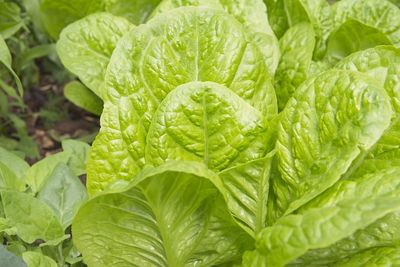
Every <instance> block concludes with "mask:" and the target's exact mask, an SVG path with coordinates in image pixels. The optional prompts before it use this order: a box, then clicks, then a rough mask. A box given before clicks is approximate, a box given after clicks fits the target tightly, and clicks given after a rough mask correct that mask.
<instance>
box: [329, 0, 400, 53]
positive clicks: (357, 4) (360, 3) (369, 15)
mask: <svg viewBox="0 0 400 267" xmlns="http://www.w3.org/2000/svg"><path fill="white" fill-rule="evenodd" d="M333 10H334V14H335V17H334V23H335V25H334V29H337V28H339V27H340V26H341V25H342V24H343V23H345V22H346V21H347V20H349V19H352V20H356V21H359V22H360V23H362V24H365V25H367V26H369V27H373V28H376V29H377V31H380V32H382V33H383V34H386V35H387V36H388V38H389V39H390V41H391V42H392V43H393V44H394V45H396V46H400V9H399V8H398V7H397V6H395V5H394V4H392V3H390V2H389V1H387V0H342V1H339V2H337V3H336V4H335V5H334V6H333Z"/></svg>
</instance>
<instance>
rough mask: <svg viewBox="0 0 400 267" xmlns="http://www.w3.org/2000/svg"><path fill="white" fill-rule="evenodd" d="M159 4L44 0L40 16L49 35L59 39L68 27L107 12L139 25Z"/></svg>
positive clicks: (156, 0)
mask: <svg viewBox="0 0 400 267" xmlns="http://www.w3.org/2000/svg"><path fill="white" fill-rule="evenodd" d="M159 2H160V0H89V1H87V0H57V1H54V0H42V1H41V2H40V14H41V17H42V22H43V24H44V26H45V28H46V30H47V32H48V33H49V35H50V36H51V37H52V38H54V39H58V36H59V34H60V32H61V31H62V30H63V29H64V28H65V27H66V26H67V25H69V24H71V23H72V22H74V21H77V20H80V19H82V18H84V17H86V16H88V15H90V14H92V13H97V12H104V11H105V12H109V13H111V14H114V15H115V16H122V17H125V18H126V19H128V20H129V21H130V22H131V23H133V24H135V25H138V24H140V23H143V22H145V21H146V19H147V18H148V17H149V15H150V14H151V12H152V11H153V9H154V8H155V7H156V6H157V5H158V4H159ZM60 14H62V15H60Z"/></svg>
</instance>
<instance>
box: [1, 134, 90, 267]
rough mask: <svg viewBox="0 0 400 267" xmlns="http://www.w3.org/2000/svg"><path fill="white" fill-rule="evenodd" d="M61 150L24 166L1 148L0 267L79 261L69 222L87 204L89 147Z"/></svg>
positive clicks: (69, 146)
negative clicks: (82, 178)
mask: <svg viewBox="0 0 400 267" xmlns="http://www.w3.org/2000/svg"><path fill="white" fill-rule="evenodd" d="M63 148H64V151H63V152H60V153H57V154H54V155H52V156H49V157H47V158H45V159H43V160H41V161H39V162H37V163H35V164H34V165H32V166H29V165H28V163H26V162H25V161H24V160H23V159H21V158H19V157H18V156H17V155H15V154H13V153H11V152H9V151H7V150H5V149H2V148H0V196H1V207H0V236H1V240H2V243H3V244H4V245H5V246H3V245H1V246H0V259H1V264H2V265H3V266H16V267H20V266H21V267H22V266H28V267H37V266H65V265H66V264H69V266H73V265H74V264H76V263H78V262H80V261H81V257H80V254H79V252H77V250H76V248H75V246H74V245H73V243H72V240H71V238H70V237H71V234H70V232H71V230H70V228H71V223H72V220H73V218H74V216H75V214H76V213H77V211H78V209H79V207H80V205H81V204H82V203H83V202H84V201H85V200H86V199H87V193H86V190H85V187H84V185H83V184H82V183H81V181H80V180H79V179H78V177H77V176H78V175H82V174H83V173H85V171H84V170H83V169H82V168H84V165H85V162H86V158H87V156H88V152H89V146H88V145H87V144H86V143H82V142H78V141H72V140H67V141H64V142H63Z"/></svg>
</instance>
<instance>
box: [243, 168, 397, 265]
mask: <svg viewBox="0 0 400 267" xmlns="http://www.w3.org/2000/svg"><path fill="white" fill-rule="evenodd" d="M399 175H400V168H396V169H389V170H386V171H385V172H382V173H378V174H372V175H369V176H365V177H362V178H361V177H360V179H358V180H357V181H356V182H353V183H352V186H351V187H349V189H350V190H348V191H347V192H346V191H344V193H343V194H341V195H337V194H329V193H328V194H327V195H328V200H326V203H327V204H325V205H320V204H319V202H318V198H317V200H316V202H317V203H318V204H319V205H318V204H317V205H313V204H310V208H308V209H305V210H302V211H300V212H299V214H292V215H288V216H284V217H282V218H280V219H278V220H277V221H276V223H275V224H274V225H272V226H271V227H267V228H266V229H264V230H263V231H262V232H261V234H260V235H259V236H258V238H257V242H256V247H257V249H256V250H255V251H253V252H250V253H247V254H245V257H244V259H245V260H244V264H245V266H265V265H263V263H264V264H266V263H268V264H270V265H271V266H276V267H279V266H285V265H286V264H289V263H291V262H292V261H293V260H295V259H296V258H298V257H299V256H302V255H304V254H305V253H306V252H307V251H309V250H312V249H318V248H327V249H328V251H329V252H328V253H332V252H334V251H333V250H329V248H328V247H329V246H331V245H333V244H335V243H336V242H337V241H340V240H342V239H344V238H346V237H348V236H349V235H351V234H353V233H354V232H356V231H357V230H359V229H363V228H365V227H367V226H368V225H370V224H372V223H374V222H375V221H377V220H379V219H380V218H382V217H384V216H385V215H386V214H389V213H391V212H394V211H398V210H400V201H399V200H398V194H399V192H400V180H399V179H398V177H399ZM343 183H347V181H344V182H343ZM337 186H338V187H340V183H339V184H337ZM371 190H373V192H374V193H373V194H371ZM331 192H335V193H337V192H340V191H338V190H337V187H336V190H332V191H331ZM342 192H343V191H342ZM339 194H340V193H339ZM332 196H333V198H332ZM322 198H324V195H322ZM329 199H330V200H329ZM366 245H368V244H366ZM349 247H351V246H349ZM340 248H344V246H340ZM362 250H363V248H360V251H362ZM316 255H321V254H319V253H316ZM334 258H335V259H336V260H339V258H337V257H334ZM311 262H312V263H315V260H313V261H311ZM293 263H296V261H294V262H293ZM257 264H258V265H257Z"/></svg>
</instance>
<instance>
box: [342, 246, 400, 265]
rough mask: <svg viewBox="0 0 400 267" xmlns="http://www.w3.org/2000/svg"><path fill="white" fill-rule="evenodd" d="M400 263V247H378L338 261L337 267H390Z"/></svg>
mask: <svg viewBox="0 0 400 267" xmlns="http://www.w3.org/2000/svg"><path fill="white" fill-rule="evenodd" d="M399 264H400V248H397V247H376V248H372V249H368V250H365V251H362V252H360V253H358V254H356V255H354V256H352V257H350V258H347V259H345V260H342V261H340V262H338V263H336V264H335V265H334V266H337V267H339V266H340V267H362V266H382V267H390V266H397V265H399Z"/></svg>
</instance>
